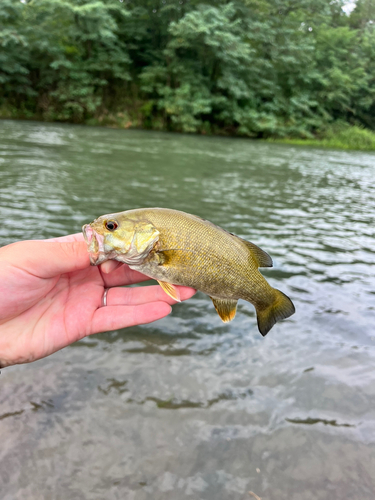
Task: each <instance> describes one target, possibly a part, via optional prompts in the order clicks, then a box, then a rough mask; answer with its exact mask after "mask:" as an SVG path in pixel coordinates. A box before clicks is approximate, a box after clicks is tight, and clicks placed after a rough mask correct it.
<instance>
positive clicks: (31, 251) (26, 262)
mask: <svg viewBox="0 0 375 500" xmlns="http://www.w3.org/2000/svg"><path fill="white" fill-rule="evenodd" d="M0 258H1V260H5V261H7V262H8V263H9V264H13V265H14V266H16V267H18V268H19V269H23V270H25V271H27V272H29V273H30V274H33V275H34V276H37V277H39V278H52V277H54V276H57V275H59V274H64V273H69V272H73V271H78V270H80V269H84V268H86V267H89V266H90V258H89V253H88V251H87V245H86V243H85V242H84V241H68V242H61V241H48V240H47V241H21V242H18V243H13V244H12V245H8V246H6V247H3V248H1V249H0Z"/></svg>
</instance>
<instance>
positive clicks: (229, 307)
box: [210, 297, 237, 323]
mask: <svg viewBox="0 0 375 500" xmlns="http://www.w3.org/2000/svg"><path fill="white" fill-rule="evenodd" d="M210 299H211V300H212V302H213V303H214V306H215V309H216V311H217V313H218V315H219V316H220V318H221V319H222V320H223V321H224V323H228V322H229V321H232V319H233V318H234V317H235V315H236V309H237V299H217V298H215V297H210Z"/></svg>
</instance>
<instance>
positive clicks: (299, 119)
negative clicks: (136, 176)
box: [0, 0, 375, 144]
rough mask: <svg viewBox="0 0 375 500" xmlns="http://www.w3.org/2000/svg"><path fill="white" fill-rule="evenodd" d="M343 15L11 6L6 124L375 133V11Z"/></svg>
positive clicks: (270, 4)
mask: <svg viewBox="0 0 375 500" xmlns="http://www.w3.org/2000/svg"><path fill="white" fill-rule="evenodd" d="M342 5H343V4H342V1H341V0H333V1H332V0H300V1H298V2H296V1H295V0H232V1H228V0H205V1H200V0H137V1H135V0H124V1H123V2H120V1H118V0H24V1H23V2H20V1H19V0H1V3H0V114H1V115H2V116H22V117H31V116H32V117H38V118H42V119H47V120H64V121H75V122H89V123H101V124H107V125H110V126H118V127H129V126H143V127H146V128H157V129H167V130H178V131H184V132H199V133H220V134H236V135H244V136H250V137H265V138H267V137H281V138H282V137H300V138H307V139H308V138H313V137H315V136H316V135H317V134H319V133H321V132H320V131H322V130H326V131H327V130H328V129H327V124H334V123H336V122H337V121H344V122H346V123H349V124H352V125H359V126H360V127H362V126H364V127H368V128H370V129H374V128H375V77H374V75H375V19H374V16H375V12H374V8H373V5H374V2H373V0H358V2H357V5H356V8H355V9H354V11H353V12H352V14H351V15H350V16H349V17H348V16H346V15H345V14H344V12H343V10H342ZM332 130H334V129H332ZM350 130H351V131H352V132H353V133H355V134H357V131H358V130H360V132H358V134H359V135H358V134H357V136H358V137H359V136H360V137H361V138H362V139H363V137H365V134H366V131H364V130H362V129H361V128H359V129H357V128H356V127H354V128H353V127H352V128H351V129H350ZM327 133H328V132H327ZM340 134H341V132H340ZM366 137H367V136H366ZM362 139H358V141H360V140H362ZM366 140H367V139H366ZM359 143H360V142H358V144H359Z"/></svg>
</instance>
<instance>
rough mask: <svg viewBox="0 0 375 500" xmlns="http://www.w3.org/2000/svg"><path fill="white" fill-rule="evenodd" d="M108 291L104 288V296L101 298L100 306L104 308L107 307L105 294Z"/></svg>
mask: <svg viewBox="0 0 375 500" xmlns="http://www.w3.org/2000/svg"><path fill="white" fill-rule="evenodd" d="M108 290H109V288H106V289H105V290H104V294H103V298H102V306H103V307H104V306H106V305H107V294H108Z"/></svg>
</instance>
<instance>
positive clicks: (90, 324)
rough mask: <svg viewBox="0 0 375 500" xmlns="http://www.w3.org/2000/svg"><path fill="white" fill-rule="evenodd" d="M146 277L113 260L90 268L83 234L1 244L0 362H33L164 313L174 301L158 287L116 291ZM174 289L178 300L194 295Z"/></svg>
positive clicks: (6, 364) (2, 363)
mask: <svg viewBox="0 0 375 500" xmlns="http://www.w3.org/2000/svg"><path fill="white" fill-rule="evenodd" d="M114 268H117V269H116V271H114ZM148 279H150V278H148V277H147V276H145V275H143V274H141V273H139V272H137V271H133V270H131V269H130V268H129V267H128V266H127V265H126V264H123V265H120V266H118V265H117V263H115V262H113V261H109V262H105V263H104V264H102V266H101V268H99V267H92V266H90V259H89V254H88V252H87V246H86V243H85V242H84V240H83V235H82V234H76V235H70V236H66V237H62V238H56V239H52V240H41V241H23V242H18V243H13V244H11V245H8V246H5V247H3V248H0V367H5V366H9V365H14V364H18V363H28V362H31V361H35V360H37V359H40V358H43V357H45V356H48V355H49V354H52V353H53V352H55V351H58V350H59V349H62V348H63V347H66V346H67V345H69V344H72V343H73V342H76V341H77V340H80V339H82V338H83V337H85V336H87V335H91V334H93V333H98V332H103V331H108V330H116V329H118V328H125V327H128V326H134V325H141V324H145V323H150V322H152V321H156V320H158V319H161V318H163V317H164V316H167V315H168V314H169V313H170V312H171V304H175V303H176V302H175V301H174V300H173V299H171V298H170V297H169V296H168V295H167V294H166V293H165V292H163V290H162V289H161V287H160V286H159V285H154V286H147V287H138V288H121V287H122V286H123V285H131V284H133V283H139V282H141V281H145V280H148ZM107 288H108V289H109V290H108V292H107V305H106V306H105V307H103V302H102V301H103V294H104V291H105V289H107ZM178 288H179V290H180V295H181V299H182V300H186V299H188V298H190V297H191V296H192V295H194V293H195V290H193V289H192V288H188V287H178Z"/></svg>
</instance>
